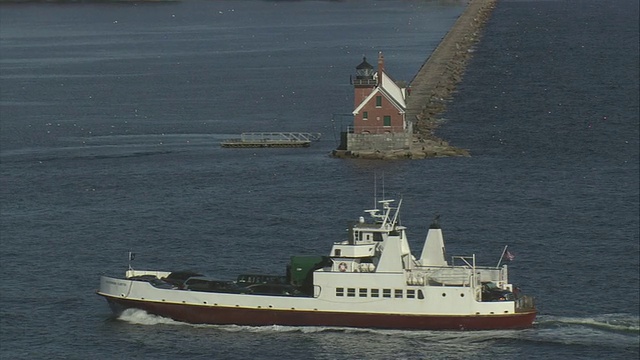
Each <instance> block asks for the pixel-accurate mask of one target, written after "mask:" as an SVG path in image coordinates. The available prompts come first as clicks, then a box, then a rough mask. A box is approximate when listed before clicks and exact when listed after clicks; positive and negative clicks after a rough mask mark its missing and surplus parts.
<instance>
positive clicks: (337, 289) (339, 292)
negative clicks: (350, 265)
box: [336, 288, 344, 296]
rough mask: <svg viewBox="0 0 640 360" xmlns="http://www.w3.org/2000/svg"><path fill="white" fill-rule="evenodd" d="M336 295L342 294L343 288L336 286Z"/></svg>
mask: <svg viewBox="0 0 640 360" xmlns="http://www.w3.org/2000/svg"><path fill="white" fill-rule="evenodd" d="M336 296H344V288H336Z"/></svg>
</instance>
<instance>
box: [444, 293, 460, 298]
mask: <svg viewBox="0 0 640 360" xmlns="http://www.w3.org/2000/svg"><path fill="white" fill-rule="evenodd" d="M446 296H447V293H442V297H446ZM460 297H464V293H462V294H460Z"/></svg>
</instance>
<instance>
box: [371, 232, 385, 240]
mask: <svg viewBox="0 0 640 360" xmlns="http://www.w3.org/2000/svg"><path fill="white" fill-rule="evenodd" d="M382 240H384V239H383V238H382V234H381V233H378V232H375V233H373V241H382Z"/></svg>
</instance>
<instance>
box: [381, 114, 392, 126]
mask: <svg viewBox="0 0 640 360" xmlns="http://www.w3.org/2000/svg"><path fill="white" fill-rule="evenodd" d="M383 121H384V123H383V124H382V125H383V126H391V116H389V115H385V116H384V118H383Z"/></svg>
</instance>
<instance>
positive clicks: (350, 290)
mask: <svg viewBox="0 0 640 360" xmlns="http://www.w3.org/2000/svg"><path fill="white" fill-rule="evenodd" d="M347 296H348V297H355V296H356V289H354V288H347Z"/></svg>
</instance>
